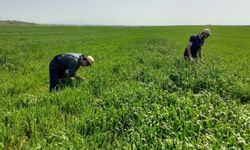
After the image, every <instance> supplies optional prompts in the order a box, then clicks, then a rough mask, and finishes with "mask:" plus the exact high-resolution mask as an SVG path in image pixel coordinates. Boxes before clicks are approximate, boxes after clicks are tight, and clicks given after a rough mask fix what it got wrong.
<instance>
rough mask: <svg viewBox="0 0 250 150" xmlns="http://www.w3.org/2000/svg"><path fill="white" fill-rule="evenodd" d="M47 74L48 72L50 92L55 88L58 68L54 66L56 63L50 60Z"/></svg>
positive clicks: (57, 80) (57, 79)
mask: <svg viewBox="0 0 250 150" xmlns="http://www.w3.org/2000/svg"><path fill="white" fill-rule="evenodd" d="M49 74H50V87H49V90H50V92H52V91H53V90H54V89H55V88H56V86H57V84H58V82H59V76H58V69H57V68H56V65H55V64H54V63H53V62H51V64H50V68H49Z"/></svg>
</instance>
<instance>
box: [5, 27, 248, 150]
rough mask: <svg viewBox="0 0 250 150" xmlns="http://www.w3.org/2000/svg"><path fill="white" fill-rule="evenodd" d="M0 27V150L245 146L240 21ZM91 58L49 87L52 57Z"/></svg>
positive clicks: (244, 34)
mask: <svg viewBox="0 0 250 150" xmlns="http://www.w3.org/2000/svg"><path fill="white" fill-rule="evenodd" d="M203 28H204V26H177V27H174V26H169V27H123V26H117V27H103V26H100V27H94V26H85V27H77V26H38V25H36V26H15V25H12V26H8V25H2V26H0V74H1V75H0V83H1V84H0V105H1V107H0V129H1V130H0V149H116V148H117V149H249V148H250V146H249V144H250V118H249V117H250V105H249V101H250V76H249V75H250V70H249V69H250V34H248V33H250V27H231V26H210V27H209V28H211V30H212V33H213V36H211V37H210V38H209V39H208V40H207V41H206V43H205V45H204V61H205V63H204V64H202V63H199V62H196V63H190V62H185V61H184V59H183V52H184V48H185V46H186V44H187V42H188V39H189V36H191V35H192V34H197V33H198V32H199V31H201V30H202V29H203ZM65 52H79V53H84V54H87V55H92V56H93V57H94V58H95V64H94V65H93V66H92V67H89V68H81V69H80V70H79V71H78V74H79V75H80V76H83V77H85V80H84V81H82V82H79V81H71V82H69V83H67V85H62V86H61V88H60V90H58V91H57V92H54V93H52V94H50V93H49V63H50V61H51V59H52V58H53V57H54V56H55V55H57V54H60V53H65Z"/></svg>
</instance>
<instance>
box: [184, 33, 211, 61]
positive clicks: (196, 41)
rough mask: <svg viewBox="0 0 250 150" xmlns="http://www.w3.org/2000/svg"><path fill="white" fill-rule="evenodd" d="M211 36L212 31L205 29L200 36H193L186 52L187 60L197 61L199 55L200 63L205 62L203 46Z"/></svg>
mask: <svg viewBox="0 0 250 150" xmlns="http://www.w3.org/2000/svg"><path fill="white" fill-rule="evenodd" d="M209 36H211V31H210V29H204V30H203V31H202V32H201V33H200V34H198V35H192V36H191V37H190V38H189V42H188V44H187V46H186V48H185V51H184V58H185V60H190V61H194V60H197V55H198V54H199V58H200V61H201V62H203V52H202V46H203V44H204V41H205V39H207V38H208V37H209Z"/></svg>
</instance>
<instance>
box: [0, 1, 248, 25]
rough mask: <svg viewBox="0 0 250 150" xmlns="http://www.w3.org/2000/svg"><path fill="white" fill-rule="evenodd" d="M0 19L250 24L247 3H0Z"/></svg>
mask: <svg viewBox="0 0 250 150" xmlns="http://www.w3.org/2000/svg"><path fill="white" fill-rule="evenodd" d="M0 20H20V21H28V22H35V23H46V24H76V25H208V24H213V25H250V0H0Z"/></svg>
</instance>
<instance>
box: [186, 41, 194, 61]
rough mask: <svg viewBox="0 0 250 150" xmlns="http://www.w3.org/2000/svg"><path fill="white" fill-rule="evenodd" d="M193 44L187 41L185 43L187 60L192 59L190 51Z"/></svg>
mask: <svg viewBox="0 0 250 150" xmlns="http://www.w3.org/2000/svg"><path fill="white" fill-rule="evenodd" d="M192 45H193V43H192V42H188V44H187V52H188V58H189V60H191V61H193V57H192V53H191V46H192Z"/></svg>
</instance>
